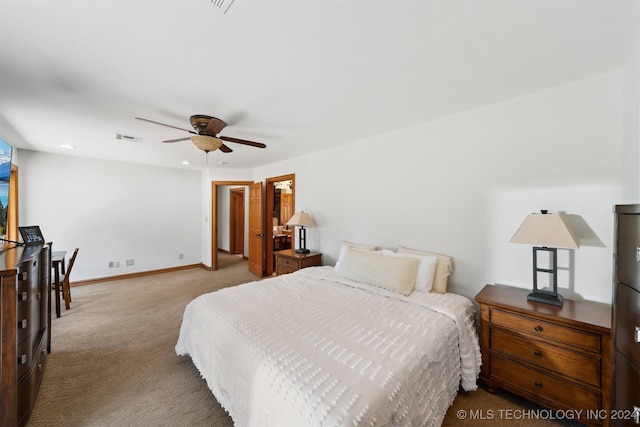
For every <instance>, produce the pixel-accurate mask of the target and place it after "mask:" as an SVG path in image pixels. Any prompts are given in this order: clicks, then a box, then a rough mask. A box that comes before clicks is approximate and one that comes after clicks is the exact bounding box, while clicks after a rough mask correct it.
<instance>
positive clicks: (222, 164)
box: [218, 162, 227, 166]
mask: <svg viewBox="0 0 640 427" xmlns="http://www.w3.org/2000/svg"><path fill="white" fill-rule="evenodd" d="M218 164H219V165H220V166H224V165H226V164H227V162H218Z"/></svg>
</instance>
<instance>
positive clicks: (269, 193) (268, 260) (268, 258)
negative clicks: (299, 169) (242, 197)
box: [264, 173, 296, 276]
mask: <svg viewBox="0 0 640 427" xmlns="http://www.w3.org/2000/svg"><path fill="white" fill-rule="evenodd" d="M289 180H291V205H292V207H293V212H294V213H295V211H296V174H295V173H289V174H286V175H280V176H275V177H272V178H267V179H266V180H265V181H266V184H265V187H266V188H265V197H266V201H265V211H266V215H267V221H266V227H265V238H264V239H265V242H267V244H266V245H265V265H264V268H265V272H264V274H265V276H271V275H272V274H273V272H274V271H275V266H274V262H273V244H271V245H270V244H269V243H268V242H273V227H272V226H271V213H272V212H273V210H274V207H275V206H274V205H275V197H276V191H275V189H274V187H273V185H274V183H276V182H279V181H289ZM294 237H295V236H294V235H292V238H291V245H292V246H293V245H294V243H295V242H294V240H295V239H294Z"/></svg>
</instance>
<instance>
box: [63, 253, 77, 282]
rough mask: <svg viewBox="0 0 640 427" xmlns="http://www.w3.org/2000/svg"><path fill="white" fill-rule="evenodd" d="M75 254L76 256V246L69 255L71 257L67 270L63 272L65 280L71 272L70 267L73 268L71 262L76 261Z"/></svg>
mask: <svg viewBox="0 0 640 427" xmlns="http://www.w3.org/2000/svg"><path fill="white" fill-rule="evenodd" d="M76 256H78V248H76V249H75V250H74V251H73V255H71V259H69V265H68V266H67V271H66V272H65V274H64V278H65V280H68V279H67V278H68V277H69V275H70V274H71V269H72V268H73V263H74V262H76Z"/></svg>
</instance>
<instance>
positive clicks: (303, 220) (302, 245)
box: [287, 211, 316, 254]
mask: <svg viewBox="0 0 640 427" xmlns="http://www.w3.org/2000/svg"><path fill="white" fill-rule="evenodd" d="M287 225H292V226H294V227H296V226H297V227H300V228H299V229H298V230H299V231H298V233H299V234H298V241H299V243H298V246H299V248H298V249H296V253H298V254H308V253H309V252H311V251H310V250H309V249H307V230H306V229H305V227H315V226H316V223H315V221H314V220H313V218H312V217H311V215H309V214H308V213H306V212H305V211H300V212H296V213H295V214H293V216H292V217H291V219H290V220H289V222H287Z"/></svg>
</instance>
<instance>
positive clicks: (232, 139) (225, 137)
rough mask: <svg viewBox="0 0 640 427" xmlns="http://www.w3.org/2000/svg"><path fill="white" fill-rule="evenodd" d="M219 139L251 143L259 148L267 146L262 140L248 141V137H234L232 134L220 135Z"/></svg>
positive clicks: (245, 143)
mask: <svg viewBox="0 0 640 427" xmlns="http://www.w3.org/2000/svg"><path fill="white" fill-rule="evenodd" d="M218 139H221V140H223V141H229V142H235V143H237V144H244V145H250V146H252V147H257V148H267V146H266V145H264V144H263V143H262V142H254V141H247V140H246V139H239V138H233V137H230V136H218Z"/></svg>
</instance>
